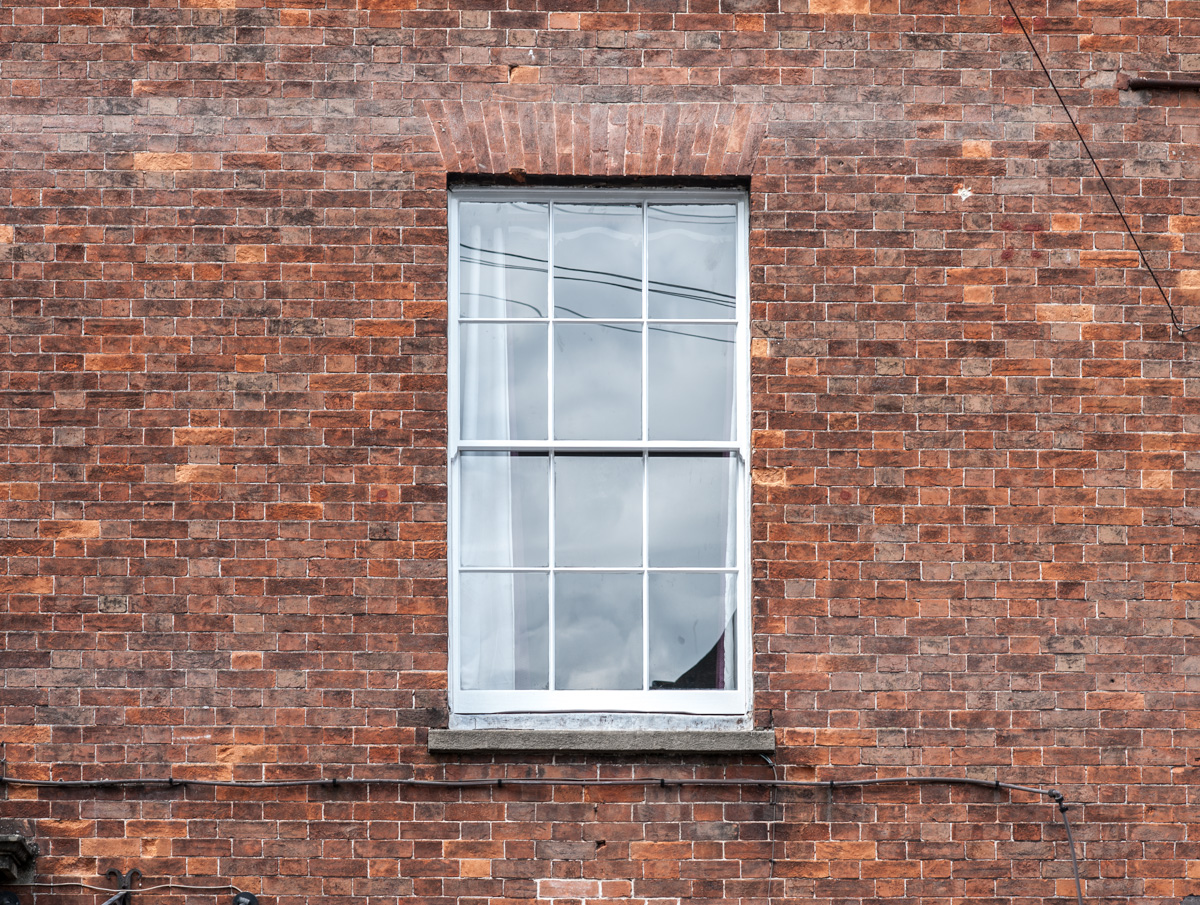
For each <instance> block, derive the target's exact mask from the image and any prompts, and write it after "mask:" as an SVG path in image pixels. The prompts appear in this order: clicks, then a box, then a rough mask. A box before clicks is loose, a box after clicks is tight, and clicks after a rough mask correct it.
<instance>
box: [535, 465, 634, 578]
mask: <svg viewBox="0 0 1200 905" xmlns="http://www.w3.org/2000/svg"><path fill="white" fill-rule="evenodd" d="M554 545H555V564H556V565H559V566H609V567H612V566H617V567H626V568H628V567H629V566H634V567H637V566H640V565H641V564H642V457H641V456H573V455H561V454H560V455H558V456H556V457H555V460H554Z"/></svg>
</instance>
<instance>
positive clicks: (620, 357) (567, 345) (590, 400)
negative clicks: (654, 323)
mask: <svg viewBox="0 0 1200 905" xmlns="http://www.w3.org/2000/svg"><path fill="white" fill-rule="evenodd" d="M641 435H642V328H641V327H640V326H639V325H637V324H563V323H559V324H556V325H555V327H554V436H555V438H556V439H558V440H637V439H638V438H640V437H641Z"/></svg>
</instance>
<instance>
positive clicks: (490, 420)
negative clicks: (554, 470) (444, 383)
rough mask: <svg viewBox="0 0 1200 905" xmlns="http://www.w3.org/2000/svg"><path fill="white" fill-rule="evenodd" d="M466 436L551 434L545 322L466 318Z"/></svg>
mask: <svg viewBox="0 0 1200 905" xmlns="http://www.w3.org/2000/svg"><path fill="white" fill-rule="evenodd" d="M459 337H460V339H459V342H460V345H461V354H460V358H459V361H460V366H461V370H460V372H459V375H460V377H459V379H460V380H461V381H462V396H463V402H462V405H461V406H460V413H459V414H460V418H461V421H460V428H459V429H460V430H461V431H462V437H463V439H464V440H544V439H546V409H547V386H548V380H547V375H546V325H545V324H463V325H462V327H461V328H460V333H459Z"/></svg>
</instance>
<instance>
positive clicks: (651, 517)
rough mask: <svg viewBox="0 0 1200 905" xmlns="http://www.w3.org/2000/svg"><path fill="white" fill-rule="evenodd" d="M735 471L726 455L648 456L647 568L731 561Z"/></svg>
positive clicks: (734, 534) (733, 461) (734, 538)
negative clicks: (648, 556)
mask: <svg viewBox="0 0 1200 905" xmlns="http://www.w3.org/2000/svg"><path fill="white" fill-rule="evenodd" d="M737 471H738V469H737V460H736V459H735V458H734V457H733V456H731V455H719V456H704V455H693V456H660V455H652V456H650V463H649V481H650V486H649V492H648V494H647V496H648V500H649V514H648V522H649V527H648V531H649V535H650V537H649V554H650V565H651V566H666V567H675V568H679V567H688V566H700V567H702V568H708V569H721V568H729V567H732V566H734V565H735V564H736V558H737V557H736V550H735V549H734V547H735V545H736V543H737V532H736V531H735V530H734V529H735V525H734V521H733V513H734V512H735V511H736V509H735V506H736V504H737V496H736V494H737Z"/></svg>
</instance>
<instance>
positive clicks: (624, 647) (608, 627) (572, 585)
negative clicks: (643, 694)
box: [554, 572, 642, 689]
mask: <svg viewBox="0 0 1200 905" xmlns="http://www.w3.org/2000/svg"><path fill="white" fill-rule="evenodd" d="M554 677H555V678H554V687H555V688H570V689H603V688H613V689H619V688H641V687H642V576H641V573H639V572H632V573H631V572H560V573H559V574H558V575H557V576H556V577H555V579H554Z"/></svg>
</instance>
